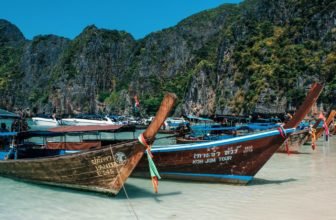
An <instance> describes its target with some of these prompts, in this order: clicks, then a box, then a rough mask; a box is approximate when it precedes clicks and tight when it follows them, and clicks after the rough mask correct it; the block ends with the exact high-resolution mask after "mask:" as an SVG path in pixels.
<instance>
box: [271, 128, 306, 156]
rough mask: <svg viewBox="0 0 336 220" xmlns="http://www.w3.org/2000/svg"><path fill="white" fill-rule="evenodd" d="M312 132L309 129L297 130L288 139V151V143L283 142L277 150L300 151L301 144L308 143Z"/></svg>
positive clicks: (284, 151)
mask: <svg viewBox="0 0 336 220" xmlns="http://www.w3.org/2000/svg"><path fill="white" fill-rule="evenodd" d="M310 136H311V135H310V134H309V131H308V129H306V130H301V131H296V132H294V133H293V134H291V135H290V136H289V138H288V139H287V146H288V151H287V149H286V143H283V144H282V145H281V146H280V147H279V149H278V150H277V152H278V153H298V152H299V151H300V148H301V146H302V145H303V144H304V143H306V142H307V141H308V140H309V138H310Z"/></svg>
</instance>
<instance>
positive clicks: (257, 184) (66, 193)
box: [0, 137, 336, 220]
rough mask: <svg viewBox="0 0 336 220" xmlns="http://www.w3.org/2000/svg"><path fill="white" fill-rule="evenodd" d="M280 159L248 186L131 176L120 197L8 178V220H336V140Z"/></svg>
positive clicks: (4, 214) (3, 188)
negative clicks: (154, 184) (155, 188)
mask: <svg viewBox="0 0 336 220" xmlns="http://www.w3.org/2000/svg"><path fill="white" fill-rule="evenodd" d="M302 152H303V153H302V154H291V155H289V156H288V155H287V154H275V155H274V156H273V157H272V158H271V160H270V161H268V162H267V163H266V165H265V166H264V167H263V168H262V169H261V170H260V171H259V173H258V174H257V175H256V177H255V179H254V180H253V181H252V182H251V183H250V184H249V185H247V186H236V185H225V184H208V183H195V182H183V181H170V180H161V181H160V183H159V193H158V194H155V193H154V192H153V188H152V184H151V181H150V180H149V179H140V178H129V179H128V181H127V182H126V184H125V190H126V192H127V195H128V196H126V193H125V192H124V191H121V192H120V193H119V194H118V195H117V196H116V197H108V196H105V195H101V194H98V193H90V192H82V191H76V190H69V189H64V188H57V187H50V186H44V185H36V184H30V183H25V182H20V181H16V180H12V179H7V178H2V177H0V219H16V220H21V219H22V220H26V219H27V220H30V219H31V220H45V219H50V220H51V219H57V220H59V219H62V220H63V219H64V220H68V219H69V220H70V219H81V220H82V219H83V220H84V219H97V220H100V219H101V220H105V219H109V220H110V219H137V218H138V219H258V220H259V219H272V220H275V219H302V220H303V219H304V220H307V219H314V220H316V219H335V216H336V208H335V204H336V189H335V187H334V185H335V183H336V137H332V138H331V139H330V140H329V142H326V143H325V142H323V141H319V142H318V147H317V149H316V150H315V151H313V150H312V149H311V147H310V146H309V145H305V146H303V148H302Z"/></svg>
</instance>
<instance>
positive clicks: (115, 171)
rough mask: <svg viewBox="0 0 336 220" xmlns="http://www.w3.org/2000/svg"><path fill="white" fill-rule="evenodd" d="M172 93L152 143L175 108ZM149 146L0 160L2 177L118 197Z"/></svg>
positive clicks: (149, 133)
mask: <svg viewBox="0 0 336 220" xmlns="http://www.w3.org/2000/svg"><path fill="white" fill-rule="evenodd" d="M175 99H176V96H175V94H170V93H168V94H167V95H166V96H165V97H164V100H163V101H162V103H161V106H160V109H159V111H158V112H157V114H156V116H155V119H154V120H153V121H152V123H151V124H150V125H149V126H148V128H147V129H146V131H145V132H144V133H143V134H142V136H143V137H144V138H145V139H146V140H147V142H148V143H151V142H152V141H153V140H154V137H155V135H156V133H157V131H158V130H159V128H160V126H161V125H162V123H163V122H164V120H165V119H166V117H167V115H168V113H169V111H170V109H171V108H172V106H173V105H174V102H175ZM145 150H146V147H145V146H144V145H143V144H142V143H141V142H139V141H130V142H127V143H123V144H117V145H110V146H107V147H104V148H101V149H95V150H88V151H82V152H79V153H74V154H67V155H59V156H51V157H40V158H31V159H19V158H18V159H13V160H4V161H0V175H1V176H5V177H10V178H15V179H19V180H24V181H30V182H36V183H41V184H48V185H56V186H61V187H68V188H74V189H82V190H89V191H96V192H103V193H108V194H112V195H116V194H117V193H118V192H119V190H120V189H121V187H122V186H123V184H124V182H125V181H126V180H127V178H128V177H129V175H130V174H131V173H132V171H133V169H134V167H135V166H136V165H137V164H138V162H139V160H140V159H141V157H142V156H143V154H144V151H145Z"/></svg>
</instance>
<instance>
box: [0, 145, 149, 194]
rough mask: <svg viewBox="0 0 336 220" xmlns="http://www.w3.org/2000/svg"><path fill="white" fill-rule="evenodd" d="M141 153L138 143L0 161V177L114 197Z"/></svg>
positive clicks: (141, 147) (142, 150) (140, 146)
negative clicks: (101, 193)
mask: <svg viewBox="0 0 336 220" xmlns="http://www.w3.org/2000/svg"><path fill="white" fill-rule="evenodd" d="M144 150H145V148H144V146H143V145H141V144H140V143H138V142H131V143H128V144H124V145H122V146H111V147H105V148H102V149H98V150H91V151H86V152H80V153H75V154H68V155H63V156H54V157H42V158H35V159H22V160H5V161H0V175H1V176H5V177H10V178H15V179H20V180H24V181H30V182H36V183H41V184H49V185H57V186H62V187H68V188H75V189H82V190H89V191H96V192H103V193H108V194H112V195H115V194H117V193H118V192H119V190H120V189H121V187H122V185H123V183H124V182H125V181H126V179H127V178H128V176H129V175H130V174H131V172H132V171H133V169H134V167H135V166H136V165H137V163H138V162H139V160H140V158H141V157H142V155H143V153H144ZM112 152H113V154H112Z"/></svg>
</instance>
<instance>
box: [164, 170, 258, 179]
mask: <svg viewBox="0 0 336 220" xmlns="http://www.w3.org/2000/svg"><path fill="white" fill-rule="evenodd" d="M160 173H161V174H167V175H179V176H194V177H214V178H219V179H238V180H242V181H250V180H252V179H253V176H240V175H222V174H209V173H208V174H201V173H178V172H160Z"/></svg>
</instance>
